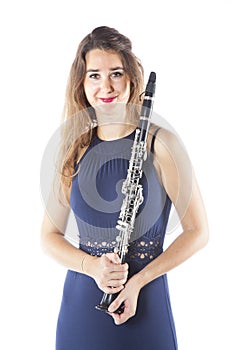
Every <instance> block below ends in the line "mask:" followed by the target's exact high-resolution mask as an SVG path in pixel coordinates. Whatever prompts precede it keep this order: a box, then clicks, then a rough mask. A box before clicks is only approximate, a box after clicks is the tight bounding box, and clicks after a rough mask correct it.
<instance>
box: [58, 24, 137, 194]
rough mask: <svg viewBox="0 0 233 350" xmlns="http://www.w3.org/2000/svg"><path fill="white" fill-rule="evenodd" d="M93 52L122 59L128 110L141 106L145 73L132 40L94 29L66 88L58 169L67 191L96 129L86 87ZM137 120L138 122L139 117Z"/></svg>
mask: <svg viewBox="0 0 233 350" xmlns="http://www.w3.org/2000/svg"><path fill="white" fill-rule="evenodd" d="M93 49H101V50H104V51H111V52H116V53H118V54H119V55H120V57H121V60H122V64H123V67H124V69H125V71H126V73H127V75H128V77H129V80H130V97H129V100H128V106H130V105H136V106H138V105H140V103H141V102H140V94H141V93H142V91H143V85H144V83H143V80H144V77H143V75H144V72H143V67H142V65H141V63H140V61H139V59H138V58H137V57H136V56H135V55H134V53H133V52H132V43H131V41H130V39H129V38H127V37H126V36H124V35H123V34H120V33H119V32H118V31H117V30H116V29H114V28H109V27H106V26H102V27H98V28H95V29H94V30H93V31H92V32H91V33H90V34H88V35H87V36H86V37H85V38H84V39H83V40H82V41H81V42H80V44H79V46H78V50H77V52H76V56H75V59H74V62H73V64H72V66H71V70H70V74H69V78H68V83H67V88H66V96H65V105H64V113H63V118H64V123H63V127H62V138H61V147H60V152H59V162H58V163H59V164H58V166H59V173H60V175H61V184H65V185H66V186H68V187H70V186H71V182H72V176H73V175H74V164H75V160H76V159H77V158H78V154H79V151H80V149H81V148H82V147H85V146H88V145H89V144H90V142H91V139H92V136H93V130H94V127H95V126H96V117H95V111H94V109H93V108H92V107H91V106H90V104H89V102H88V100H87V98H86V95H85V92H84V87H83V83H84V78H85V73H86V54H87V53H88V52H89V51H91V50H93ZM136 118H139V115H138V116H136Z"/></svg>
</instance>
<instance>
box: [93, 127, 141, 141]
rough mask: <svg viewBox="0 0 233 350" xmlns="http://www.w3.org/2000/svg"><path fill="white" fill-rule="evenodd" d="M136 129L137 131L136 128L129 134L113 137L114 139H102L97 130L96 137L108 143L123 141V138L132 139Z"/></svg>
mask: <svg viewBox="0 0 233 350" xmlns="http://www.w3.org/2000/svg"><path fill="white" fill-rule="evenodd" d="M135 131H136V129H134V130H133V131H132V132H130V133H129V134H127V135H125V136H122V137H119V138H117V139H113V140H103V139H101V138H100V137H99V136H98V134H97V132H96V138H97V140H98V141H99V142H107V143H111V142H117V141H121V140H124V139H131V138H132V136H133V135H134V134H135Z"/></svg>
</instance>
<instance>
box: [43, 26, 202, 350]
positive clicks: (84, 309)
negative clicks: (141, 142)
mask: <svg viewBox="0 0 233 350" xmlns="http://www.w3.org/2000/svg"><path fill="white" fill-rule="evenodd" d="M142 91H143V68H142V66H141V64H140V62H139V60H138V59H137V58H136V57H135V55H134V54H133V53H132V50H131V42H130V40H129V39H128V38H127V37H125V36H123V35H122V34H120V33H119V32H118V31H116V30H115V29H112V28H108V27H99V28H96V29H95V30H93V32H92V33H90V34H89V35H87V36H86V37H85V38H84V39H83V40H82V42H81V43H80V45H79V48H78V51H77V54H76V58H75V60H74V62H73V65H72V68H71V72H70V76H69V80H68V86H67V94H66V103H65V120H66V123H65V124H64V130H63V139H62V140H63V142H62V147H61V151H60V163H59V164H60V169H61V177H60V179H59V181H58V185H59V195H60V199H59V200H57V201H56V199H55V197H54V196H53V198H52V199H51V200H50V204H48V207H47V210H46V213H45V217H44V221H43V225H42V245H43V247H44V250H45V251H46V252H47V253H48V254H49V255H51V256H52V257H53V258H55V259H56V260H57V261H58V262H59V263H62V264H63V265H65V266H66V267H67V268H68V272H67V276H66V281H65V285H64V291H63V298H62V303H61V309H60V313H59V318H58V324H57V337H56V349H57V350H75V349H78V350H84V349H85V350H92V349H93V350H99V349H101V350H103V349H111V350H115V349H117V350H118V349H121V350H124V349H127V350H128V349H129V348H132V349H143V350H147V349H148V350H151V349H156V350H172V349H177V340H176V331H175V325H174V320H173V315H172V308H171V304H170V299H169V290H168V284H167V277H166V273H167V272H168V271H169V270H171V269H173V268H175V267H176V266H178V265H179V264H181V263H182V262H184V261H185V260H186V259H188V258H189V257H191V256H192V255H193V254H194V253H195V252H197V251H198V250H199V249H201V248H202V247H203V246H204V245H205V244H206V243H207V240H208V227H207V219H206V214H205V209H204V206H203V203H202V199H201V195H200V193H199V190H198V185H197V183H196V180H195V176H194V174H193V171H192V167H191V164H190V161H189V159H188V156H187V154H186V152H185V150H184V149H183V147H182V146H181V143H180V141H179V139H178V138H177V137H176V136H175V135H174V134H173V133H171V132H169V131H168V130H165V129H164V128H158V127H157V126H156V125H151V127H150V132H149V135H148V140H147V143H148V157H147V159H146V161H145V162H144V164H143V177H142V179H141V183H142V186H143V196H144V201H143V203H142V205H141V206H140V208H139V211H138V214H137V217H136V221H135V228H134V232H133V237H131V240H130V243H129V247H128V253H127V256H126V262H125V263H124V264H120V259H119V256H118V255H117V254H116V253H114V246H115V244H116V241H115V238H116V236H117V229H116V222H117V219H118V217H119V212H120V209H121V204H122V200H123V195H122V193H121V184H122V181H123V180H124V179H125V178H126V176H127V169H128V166H129V159H130V155H131V147H132V144H133V140H134V135H135V129H136V126H137V123H138V120H139V112H140V108H139V107H140V105H141V98H140V95H141V93H142ZM61 198H62V200H61ZM65 200H66V204H64V203H62V202H64V201H65ZM172 203H173V204H174V206H175V208H176V211H177V212H178V215H179V218H180V222H181V226H182V233H181V234H180V235H179V236H178V237H177V238H176V239H175V240H174V241H173V242H172V244H171V245H170V246H169V247H168V248H167V249H166V250H164V251H163V242H164V237H165V233H166V227H167V222H168V217H169V213H170V208H171V205H172ZM70 210H71V211H72V212H73V213H74V215H75V219H76V221H77V231H78V238H79V245H78V246H74V245H72V244H71V243H70V242H69V241H68V240H67V239H66V238H65V236H64V234H65V230H66V225H67V219H68V215H69V212H70ZM103 292H105V293H109V294H111V293H119V295H118V297H117V298H116V299H115V301H113V302H112V304H111V305H110V306H109V308H108V313H103V312H100V311H98V310H96V308H95V306H96V305H97V304H99V302H100V300H101V298H102V295H103ZM122 304H123V305H124V311H123V313H121V314H118V313H116V312H114V311H116V310H117V309H118V307H119V306H120V305H122Z"/></svg>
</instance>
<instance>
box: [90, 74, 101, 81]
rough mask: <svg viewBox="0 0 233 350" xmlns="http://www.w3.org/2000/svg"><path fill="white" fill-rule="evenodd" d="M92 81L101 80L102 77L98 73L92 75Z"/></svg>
mask: <svg viewBox="0 0 233 350" xmlns="http://www.w3.org/2000/svg"><path fill="white" fill-rule="evenodd" d="M89 78H90V79H94V80H98V79H100V75H99V74H98V73H92V74H90V75H89Z"/></svg>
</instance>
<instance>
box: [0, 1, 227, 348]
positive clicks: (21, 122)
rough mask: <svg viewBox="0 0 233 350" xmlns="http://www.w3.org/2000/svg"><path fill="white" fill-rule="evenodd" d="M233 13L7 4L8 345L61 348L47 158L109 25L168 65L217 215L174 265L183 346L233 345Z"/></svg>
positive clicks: (170, 105)
mask: <svg viewBox="0 0 233 350" xmlns="http://www.w3.org/2000/svg"><path fill="white" fill-rule="evenodd" d="M232 18H233V4H232V2H231V1H230V0H228V1H227V0H218V1H217V0H212V1H208V0H202V1H200V0H199V1H197V0H196V1H188V0H186V1H185V0H184V1H181V0H177V1H172V0H171V1H166V0H164V1H162V0H161V1H156V0H155V1H147V2H133V1H132V2H129V1H122V0H118V1H116V2H111V1H103V0H99V1H88V2H87V1H74V0H66V1H64V0H63V1H59V0H57V1H51V0H47V1H42V0H41V1H33V0H31V1H26V0H22V1H16V0H15V1H11V0H9V1H2V2H1V5H0V35H1V41H0V43H1V44H0V45H1V54H0V59H1V64H0V89H1V91H0V92H1V95H0V97H1V104H0V113H1V114H0V115H1V132H0V135H1V136H0V142H1V191H0V196H1V204H2V206H1V208H2V209H1V248H0V250H1V254H0V268H1V287H0V288H1V289H0V292H1V298H0V318H1V319H0V321H1V337H0V342H1V344H0V347H1V349H7V350H8V349H25V350H29V349H30V350H32V349H33V350H41V349H43V350H51V349H54V338H55V328H56V320H57V314H58V310H59V306H60V298H61V293H62V286H63V280H64V275H65V269H64V268H63V267H61V266H59V265H58V264H56V263H55V262H53V261H52V260H50V259H49V258H48V257H46V256H45V255H43V254H42V252H41V249H40V239H39V236H40V225H41V220H42V215H43V204H42V201H41V197H40V164H41V159H42V156H43V152H44V149H45V147H46V145H47V142H48V140H49V138H50V137H51V135H52V134H53V132H54V131H55V129H56V128H57V127H58V125H59V123H60V118H61V112H62V108H63V101H64V92H65V86H66V80H67V77H68V72H69V69H70V66H71V63H72V61H73V59H74V56H75V52H76V49H77V45H78V43H79V41H80V40H81V39H82V38H83V37H84V36H85V35H86V34H87V33H89V32H90V31H91V30H92V29H93V28H94V27H96V26H99V25H108V26H111V27H115V28H116V29H118V30H119V31H120V32H122V33H123V34H125V35H127V36H129V37H130V38H131V40H132V42H133V49H134V52H135V54H136V55H137V56H138V57H139V58H140V59H141V61H142V63H143V65H144V67H145V77H147V75H148V72H150V71H151V70H155V71H156V72H157V90H156V102H155V108H154V109H155V111H156V112H157V113H158V114H160V115H161V116H162V117H163V118H165V119H166V120H167V121H168V122H169V123H170V124H171V125H172V126H173V127H174V128H175V129H176V131H177V132H178V134H179V135H180V136H181V138H182V139H183V142H184V144H185V146H186V148H187V150H188V151H189V154H190V157H191V159H192V162H193V165H194V168H195V170H196V174H197V178H198V181H199V184H200V187H201V191H202V194H203V198H204V201H205V204H206V208H207V212H208V218H209V224H210V235H211V236H210V242H209V244H208V246H207V247H206V248H205V249H203V250H202V251H201V252H199V253H198V254H196V255H195V256H194V257H193V258H192V259H190V260H189V261H187V262H186V263H185V264H183V265H182V266H180V267H178V268H177V269H175V270H174V271H172V272H170V273H169V281H170V293H171V299H172V305H173V311H174V316H175V320H176V327H177V335H178V339H179V344H180V346H179V349H180V350H197V349H198V350H207V349H212V348H214V349H233V340H232V319H231V315H232V311H233V310H232V293H233V291H232V287H231V286H230V280H231V279H232V251H233V247H232V234H233V230H232V208H231V207H232V205H231V200H232V194H233V193H232V175H233V174H232V166H231V162H232V149H233V147H232V128H231V125H232V124H231V125H230V122H231V120H232V117H233V113H232V112H233V107H232V90H233V89H232V83H233V68H232V62H233V53H232V52H233V51H232V32H233V21H232ZM172 238H173V237H172V234H170V235H169V236H168V242H169V240H170V239H172ZM231 285H232V283H231ZM90 336H91V334H90ZM122 341H123V339H122ZM3 344H4V345H3ZM119 348H120V346H119Z"/></svg>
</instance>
